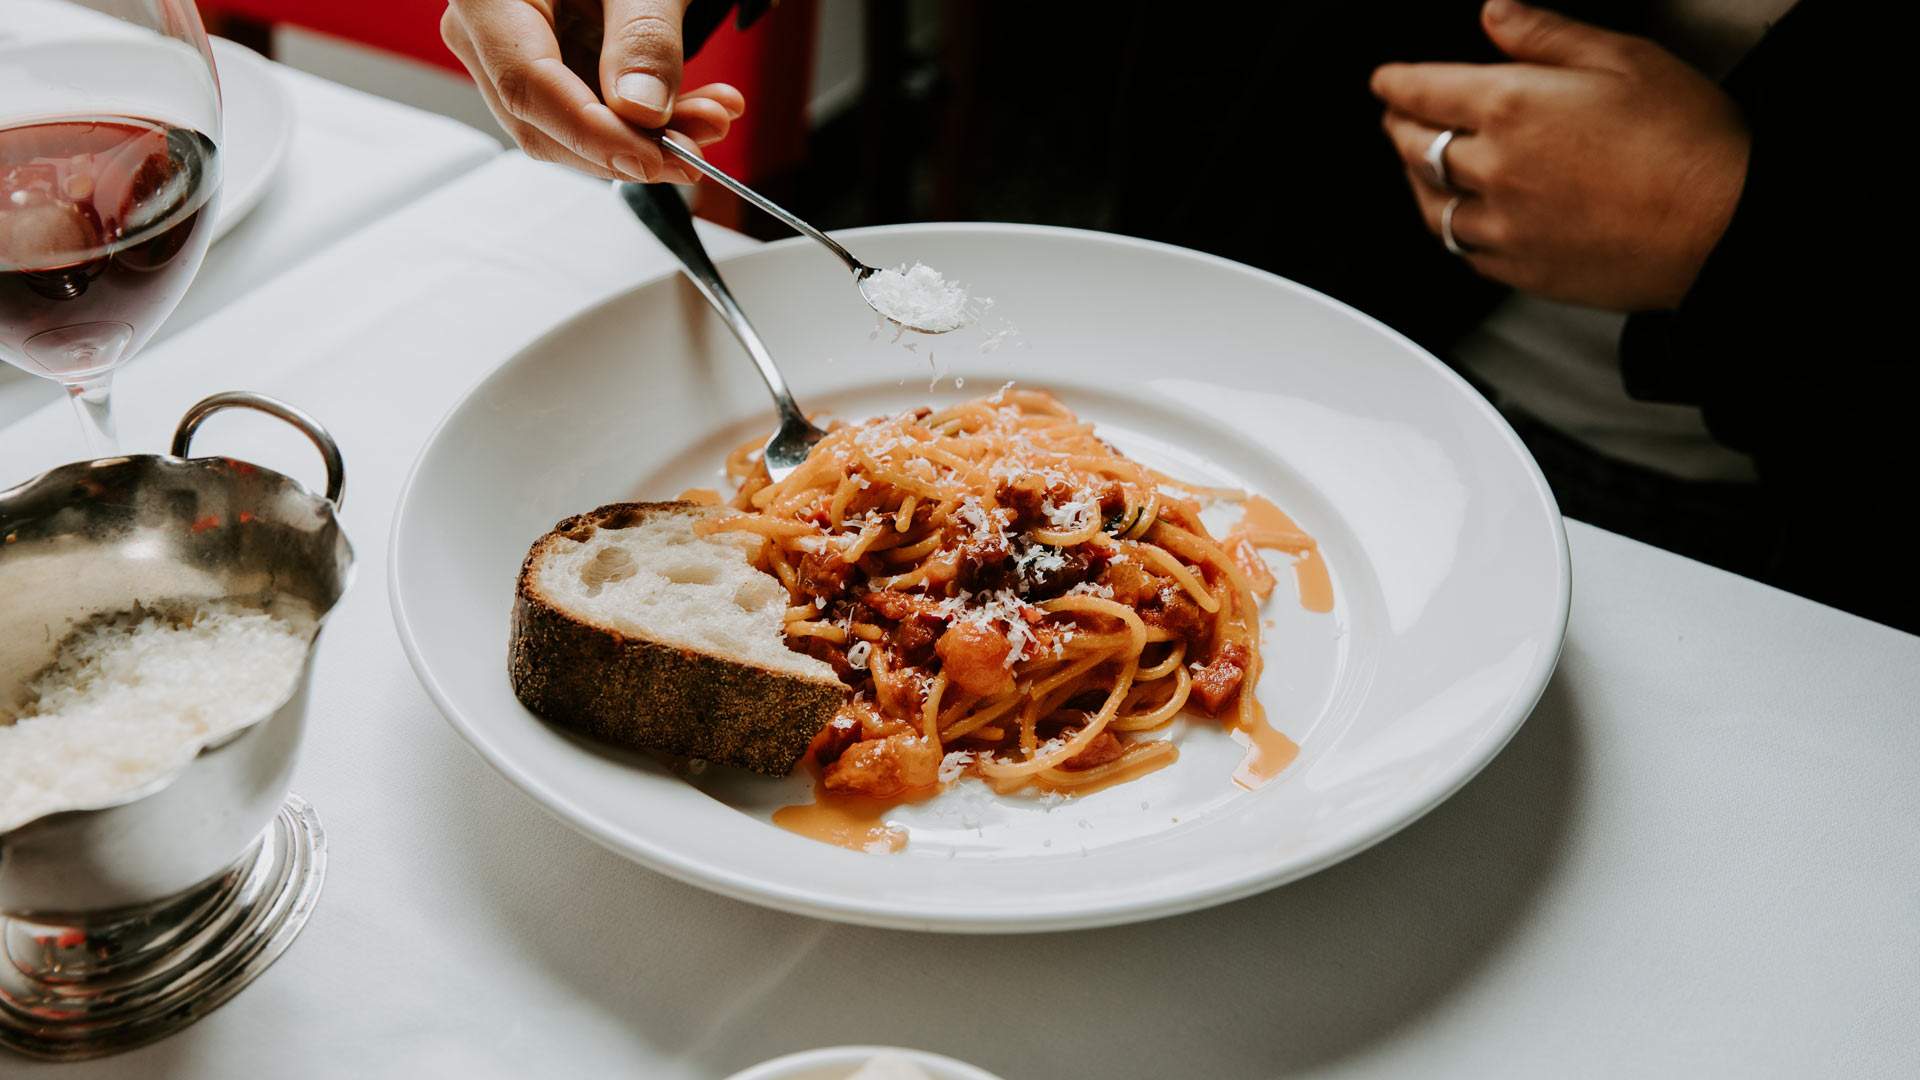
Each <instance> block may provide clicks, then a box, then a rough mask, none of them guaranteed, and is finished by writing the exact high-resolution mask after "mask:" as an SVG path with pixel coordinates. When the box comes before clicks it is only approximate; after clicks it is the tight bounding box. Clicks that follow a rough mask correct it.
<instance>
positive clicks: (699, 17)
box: [553, 0, 774, 87]
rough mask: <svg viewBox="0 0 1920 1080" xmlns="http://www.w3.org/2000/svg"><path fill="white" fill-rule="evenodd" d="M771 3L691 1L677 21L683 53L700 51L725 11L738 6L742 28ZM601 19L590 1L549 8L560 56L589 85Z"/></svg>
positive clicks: (595, 76)
mask: <svg viewBox="0 0 1920 1080" xmlns="http://www.w3.org/2000/svg"><path fill="white" fill-rule="evenodd" d="M773 5H774V0H693V2H692V3H690V4H688V5H687V14H686V18H684V19H683V20H681V23H680V36H681V42H682V45H683V51H684V53H685V55H687V56H689V57H691V56H693V55H694V54H695V53H697V52H699V51H700V47H701V46H703V45H705V44H706V43H707V39H708V38H710V37H712V36H713V32H714V31H715V30H718V29H720V24H721V23H722V22H724V21H726V17H727V12H729V11H733V10H735V9H738V11H739V15H738V17H737V20H736V21H737V22H738V24H739V26H740V27H741V28H742V29H745V28H746V27H747V26H750V25H752V23H753V22H754V20H756V19H758V18H759V17H760V16H762V15H765V14H766V13H767V11H768V10H769V9H770V8H772V7H773ZM604 20H605V14H604V8H603V7H602V6H601V5H600V4H599V3H597V2H592V0H559V2H557V3H556V4H555V5H554V8H553V31H554V36H555V37H556V38H558V39H559V42H560V58H561V60H562V61H563V62H564V63H565V64H566V65H567V67H569V68H571V69H572V70H573V73H574V74H576V75H578V76H580V78H581V79H583V80H585V82H586V84H587V85H588V86H592V87H598V86H599V85H600V47H601V45H602V43H603V42H605V40H606V24H605V21H604Z"/></svg>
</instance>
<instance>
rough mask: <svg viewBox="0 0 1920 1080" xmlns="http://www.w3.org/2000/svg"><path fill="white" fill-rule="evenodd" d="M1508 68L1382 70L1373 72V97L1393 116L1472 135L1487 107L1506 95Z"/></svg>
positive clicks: (1443, 66) (1401, 67)
mask: <svg viewBox="0 0 1920 1080" xmlns="http://www.w3.org/2000/svg"><path fill="white" fill-rule="evenodd" d="M1508 66H1510V65H1491V66H1489V65H1482V64H1384V65H1382V66H1380V67H1379V68H1376V69H1375V70H1374V72H1373V81H1372V83H1371V86H1372V89H1373V96H1374V97H1377V98H1379V99H1380V100H1381V101H1383V102H1386V104H1387V107H1388V108H1390V109H1392V110H1393V111H1395V112H1398V113H1403V114H1405V115H1407V116H1410V117H1413V118H1414V119H1416V120H1419V121H1421V122H1423V123H1425V124H1427V125H1428V126H1429V127H1433V128H1466V129H1468V130H1475V129H1478V128H1479V127H1481V126H1482V124H1483V123H1484V121H1485V119H1486V115H1487V111H1488V107H1489V103H1491V102H1494V101H1496V100H1499V98H1500V96H1502V95H1504V94H1505V93H1506V92H1507V83H1508V76H1507V74H1506V73H1505V72H1504V71H1502V70H1501V69H1502V68H1504V67H1508Z"/></svg>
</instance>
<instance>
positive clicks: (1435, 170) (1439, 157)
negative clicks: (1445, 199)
mask: <svg viewBox="0 0 1920 1080" xmlns="http://www.w3.org/2000/svg"><path fill="white" fill-rule="evenodd" d="M1455 134H1456V133H1455V132H1454V130H1453V129H1452V128H1448V129H1447V130H1445V131H1443V132H1441V133H1440V134H1438V135H1435V136H1434V137H1433V141H1432V142H1430V143H1428V144H1427V152H1426V154H1425V155H1424V156H1425V157H1426V164H1427V179H1429V180H1431V181H1433V186H1434V187H1437V188H1439V189H1440V190H1441V191H1444V192H1447V193H1448V194H1450V195H1451V194H1457V193H1458V191H1459V189H1458V188H1456V187H1454V186H1453V181H1451V180H1449V179H1447V147H1448V146H1449V145H1451V144H1452V143H1453V136H1454V135H1455Z"/></svg>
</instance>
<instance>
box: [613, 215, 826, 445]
mask: <svg viewBox="0 0 1920 1080" xmlns="http://www.w3.org/2000/svg"><path fill="white" fill-rule="evenodd" d="M614 187H615V188H616V189H617V190H618V191H619V192H620V198H621V199H623V200H624V201H625V202H626V204H627V207H628V209H630V210H632V211H633V213H634V216H636V217H638V218H639V219H640V221H641V223H642V224H644V225H646V227H647V228H648V229H649V230H650V231H652V233H653V235H654V236H656V237H658V238H659V240H660V242H661V243H662V244H664V245H666V248H667V250H668V251H670V252H672V253H673V256H674V258H676V259H679V260H680V269H681V271H682V272H684V273H685V274H686V275H687V280H689V281H691V282H693V284H694V287H695V288H697V289H699V290H700V295H702V296H704V297H706V298H707V303H709V304H712V305H713V309H714V310H715V311H717V312H719V313H720V318H721V319H722V320H724V321H725V322H726V324H727V329H729V330H731V331H733V336H734V339H735V340H737V341H739V342H740V347H741V348H743V349H745V350H747V355H748V356H750V357H752V358H753V366H754V367H756V368H759V369H760V377H761V378H762V379H764V380H766V384H767V390H768V391H769V392H770V393H772V394H773V405H774V408H775V409H776V410H778V411H779V413H780V419H781V421H782V422H786V421H794V420H797V421H799V422H800V423H802V424H804V423H806V422H807V417H806V414H805V413H802V412H801V411H800V406H799V405H798V404H796V403H795V402H794V400H793V393H792V391H790V390H788V389H787V380H786V378H785V377H784V376H782V375H781V374H780V367H779V365H777V364H775V363H774V362H773V354H772V353H770V352H768V351H767V346H766V344H765V343H764V342H762V341H761V340H760V335H759V334H758V333H757V332H756V331H755V330H754V329H753V324H752V323H751V322H748V321H747V313H746V312H745V311H743V310H741V308H740V304H739V303H738V302H737V301H735V300H734V298H733V293H731V292H729V291H728V289H727V283H726V281H725V280H723V279H722V278H721V277H720V271H719V270H718V269H716V268H715V267H714V265H713V259H712V258H711V257H710V256H708V254H707V247H706V245H705V244H702V243H701V242H700V234H699V233H697V232H695V231H694V229H693V215H692V214H691V213H689V212H688V211H687V204H686V203H685V202H683V201H682V200H681V198H680V195H679V193H678V192H676V191H674V190H673V187H672V186H671V185H668V184H636V183H630V182H625V181H623V182H620V183H617V184H615V185H614Z"/></svg>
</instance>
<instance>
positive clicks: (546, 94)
mask: <svg viewBox="0 0 1920 1080" xmlns="http://www.w3.org/2000/svg"><path fill="white" fill-rule="evenodd" d="M441 33H442V36H443V37H444V38H445V39H446V41H447V46H448V48H450V49H452V50H453V52H454V55H456V56H458V57H460V60H461V62H462V63H463V64H465V65H466V67H467V69H468V70H469V71H472V72H473V73H474V77H475V82H476V83H477V84H478V85H479V87H480V92H481V95H482V96H483V97H484V98H485V99H486V101H487V106H488V108H489V109H491V110H492V111H493V114H494V115H495V117H497V118H498V119H499V120H500V123H501V125H502V126H503V127H505V128H506V129H507V133H508V134H509V135H511V136H513V139H514V141H515V142H517V143H519V144H520V146H521V148H522V149H524V150H526V151H527V153H528V154H529V155H531V156H533V157H536V158H539V159H540V160H543V161H557V162H559V163H561V164H566V165H570V166H573V167H575V168H581V169H582V171H584V172H589V173H591V174H593V175H597V176H610V175H615V174H617V175H619V176H622V177H624V178H626V179H630V180H642V181H647V182H650V183H652V182H660V181H669V182H674V183H688V182H691V180H692V176H691V174H690V170H689V169H688V168H687V167H686V166H685V165H683V164H681V163H679V162H676V161H673V160H672V159H670V158H668V157H667V155H666V154H665V152H664V151H662V150H661V149H660V147H659V146H658V145H656V144H655V143H654V141H653V140H652V139H651V138H650V137H648V136H646V135H642V134H640V133H639V132H636V131H634V130H633V129H632V128H630V127H628V126H627V125H626V124H625V123H623V122H622V121H621V120H620V118H619V117H618V116H615V115H614V113H613V112H612V110H610V109H608V108H607V106H605V105H603V104H601V102H600V100H599V99H598V98H597V97H596V96H595V95H594V93H593V91H592V90H591V89H589V88H588V87H587V84H586V83H584V82H581V81H580V79H579V77H578V76H576V75H574V74H573V73H572V72H571V71H569V70H567V67H566V65H565V64H564V63H562V62H561V59H560V50H559V45H558V43H557V42H556V41H555V40H554V34H553V27H552V26H551V25H550V24H548V22H547V21H546V17H545V15H543V14H542V13H541V11H540V10H539V9H537V8H535V7H534V6H532V5H530V4H528V3H526V2H524V0H462V2H461V3H458V4H456V5H454V6H452V7H449V8H448V14H447V16H446V17H445V18H444V19H443V20H442V23H441ZM582 163H585V166H586V167H584V168H583V167H582Z"/></svg>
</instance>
